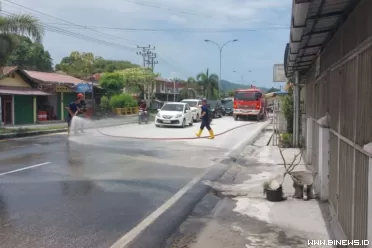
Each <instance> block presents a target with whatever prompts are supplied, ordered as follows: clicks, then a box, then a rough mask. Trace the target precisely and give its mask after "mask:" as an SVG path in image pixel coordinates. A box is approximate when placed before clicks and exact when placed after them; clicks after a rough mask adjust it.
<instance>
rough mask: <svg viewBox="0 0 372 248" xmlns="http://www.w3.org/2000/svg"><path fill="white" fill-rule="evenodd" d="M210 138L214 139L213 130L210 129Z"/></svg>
mask: <svg viewBox="0 0 372 248" xmlns="http://www.w3.org/2000/svg"><path fill="white" fill-rule="evenodd" d="M209 139H214V133H213V130H212V129H211V130H209Z"/></svg>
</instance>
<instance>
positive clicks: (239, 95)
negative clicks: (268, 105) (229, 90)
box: [235, 92, 259, 101]
mask: <svg viewBox="0 0 372 248" xmlns="http://www.w3.org/2000/svg"><path fill="white" fill-rule="evenodd" d="M258 94H259V93H258V92H236V93H235V100H240V101H257V98H258Z"/></svg>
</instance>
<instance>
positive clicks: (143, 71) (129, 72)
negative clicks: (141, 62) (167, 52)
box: [118, 67, 159, 103]
mask: <svg viewBox="0 0 372 248" xmlns="http://www.w3.org/2000/svg"><path fill="white" fill-rule="evenodd" d="M118 73H120V74H121V75H122V76H123V77H124V82H125V87H131V88H137V89H138V90H139V91H140V92H141V94H143V97H144V99H145V100H146V101H147V102H148V103H149V102H150V101H151V100H152V99H153V97H154V91H153V90H152V87H151V86H152V84H153V83H154V82H155V78H156V77H157V76H159V74H155V73H154V72H153V71H152V70H151V69H148V68H142V67H138V68H130V69H126V70H122V71H118Z"/></svg>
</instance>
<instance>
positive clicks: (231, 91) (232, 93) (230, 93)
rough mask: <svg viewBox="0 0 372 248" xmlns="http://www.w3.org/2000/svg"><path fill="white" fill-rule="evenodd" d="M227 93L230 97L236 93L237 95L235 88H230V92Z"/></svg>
mask: <svg viewBox="0 0 372 248" xmlns="http://www.w3.org/2000/svg"><path fill="white" fill-rule="evenodd" d="M227 95H228V96H229V97H234V95H235V91H234V90H230V91H229V92H227Z"/></svg>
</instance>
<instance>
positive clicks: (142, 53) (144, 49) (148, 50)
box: [137, 45, 155, 68]
mask: <svg viewBox="0 0 372 248" xmlns="http://www.w3.org/2000/svg"><path fill="white" fill-rule="evenodd" d="M137 48H138V49H141V50H140V51H139V52H137V55H140V56H142V61H143V68H146V63H147V59H146V57H148V56H149V54H150V53H151V50H155V47H151V45H148V46H138V45H137Z"/></svg>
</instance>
